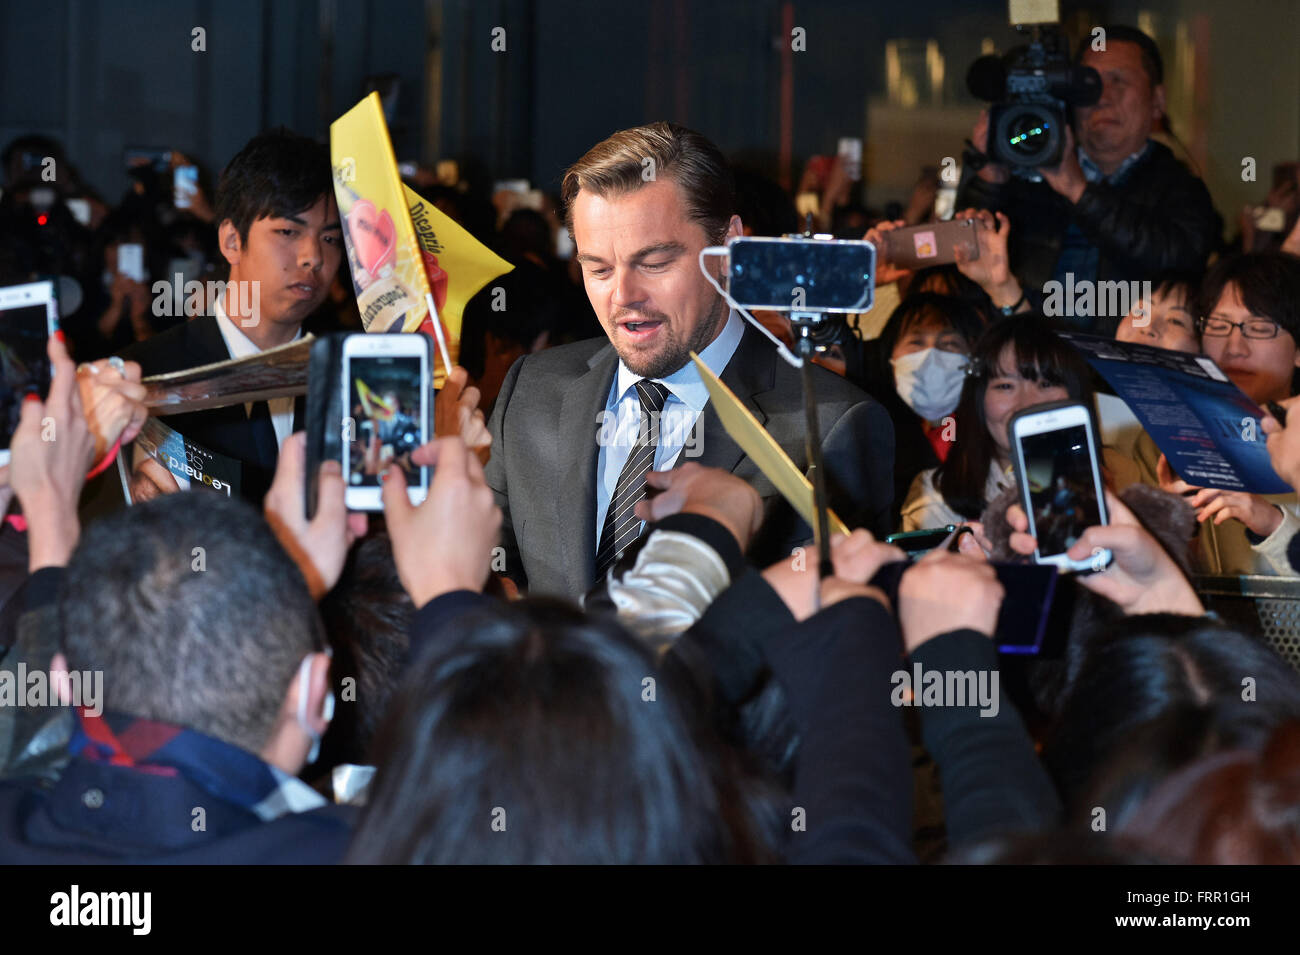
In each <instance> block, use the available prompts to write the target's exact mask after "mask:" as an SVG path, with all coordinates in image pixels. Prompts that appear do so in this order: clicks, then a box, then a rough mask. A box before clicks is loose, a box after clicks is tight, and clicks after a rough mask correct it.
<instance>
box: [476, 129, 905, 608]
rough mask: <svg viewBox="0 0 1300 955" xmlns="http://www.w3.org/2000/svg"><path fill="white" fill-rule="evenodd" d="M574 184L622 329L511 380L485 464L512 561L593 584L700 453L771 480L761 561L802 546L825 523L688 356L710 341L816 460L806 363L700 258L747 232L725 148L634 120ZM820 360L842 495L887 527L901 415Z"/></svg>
mask: <svg viewBox="0 0 1300 955" xmlns="http://www.w3.org/2000/svg"><path fill="white" fill-rule="evenodd" d="M562 198H563V200H564V204H565V214H566V217H567V220H568V226H569V230H570V232H571V233H572V235H573V238H574V243H575V246H576V249H577V252H576V258H577V260H578V262H579V263H580V264H581V265H582V272H583V282H584V284H585V286H586V290H587V295H588V297H589V298H590V299H591V304H592V307H593V308H594V309H595V312H596V315H597V317H598V318H599V319H600V322H601V325H602V326H603V327H604V329H605V333H606V335H607V336H608V340H601V339H595V340H591V341H584V342H577V343H575V344H572V345H565V346H561V347H559V348H552V349H549V350H546V351H542V352H538V353H536V354H533V355H526V356H524V357H523V358H520V359H519V360H518V361H516V362H515V364H514V366H513V367H512V368H511V369H510V372H509V374H508V375H507V376H506V379H505V383H504V384H503V385H502V388H501V393H500V395H499V396H498V398H497V401H496V405H495V407H494V409H493V413H492V421H491V424H490V429H491V432H492V457H491V459H490V460H489V462H488V465H487V480H488V484H489V485H490V486H491V487H492V489H493V491H494V492H495V493H496V496H497V503H498V504H499V505H500V506H501V509H502V511H503V512H504V515H505V520H504V522H503V524H502V542H503V545H504V547H505V552H506V565H507V566H506V573H507V575H508V576H510V577H511V578H512V579H513V580H514V581H515V582H516V583H517V584H519V585H520V586H521V588H523V587H526V588H527V589H528V590H529V591H530V592H531V593H535V594H536V593H548V594H558V595H563V596H569V597H578V596H580V595H581V594H584V593H585V592H586V591H587V590H589V589H590V588H591V586H592V584H594V583H595V582H596V581H597V580H599V579H601V578H602V577H603V576H604V575H605V573H606V572H607V571H608V569H609V567H610V566H611V565H612V563H613V562H614V561H615V560H616V559H617V557H618V556H619V554H620V553H621V552H622V550H623V549H624V548H625V547H627V545H628V544H630V543H631V542H632V541H634V540H635V539H636V537H637V535H638V534H640V532H641V530H642V523H641V521H640V520H639V519H637V518H636V516H635V514H634V513H633V511H634V509H635V505H636V503H637V502H638V501H640V500H641V499H642V498H643V497H644V496H645V484H644V475H645V472H646V471H648V470H665V469H667V468H671V467H674V466H676V465H678V464H683V463H686V462H687V461H695V462H697V463H699V464H701V465H704V466H708V467H720V468H724V469H725V470H727V471H730V472H732V473H733V474H736V475H738V476H740V477H743V478H745V479H746V480H748V481H749V482H750V483H751V484H752V485H753V486H754V487H755V488H756V489H757V490H758V492H759V494H760V496H762V497H763V499H764V508H765V510H764V522H763V526H762V528H761V529H760V531H759V534H758V536H757V537H756V538H755V540H754V542H753V543H752V544H751V546H750V550H749V557H750V559H751V560H753V561H754V562H756V563H764V564H765V563H768V562H770V561H773V560H776V559H779V558H780V557H781V556H783V555H788V554H789V553H790V548H791V547H792V546H794V545H796V544H799V543H801V542H803V541H806V540H807V539H809V538H810V537H811V536H812V535H811V532H810V531H809V530H808V528H807V525H806V524H805V523H804V522H803V521H801V520H800V519H799V518H798V517H797V515H795V513H794V511H793V510H792V509H791V508H790V507H789V505H788V504H786V503H785V502H784V500H782V499H781V498H780V495H779V494H778V493H777V492H776V489H775V488H774V487H773V486H772V485H771V483H770V482H769V481H768V480H767V479H766V478H765V477H763V475H762V474H761V473H760V472H759V470H758V467H757V466H756V465H755V464H754V462H753V461H752V460H750V459H749V457H748V456H746V455H745V454H744V452H742V451H741V449H740V447H739V446H738V445H737V444H736V443H735V442H734V441H733V440H732V439H731V437H730V436H729V435H728V434H727V433H726V430H725V428H724V427H723V426H722V423H721V421H720V420H719V419H718V417H717V414H716V412H715V411H714V409H713V408H712V406H711V404H710V403H709V400H708V393H707V391H706V390H705V388H704V385H703V382H701V380H700V377H699V374H698V372H697V371H696V370H695V367H694V365H693V364H692V363H691V361H690V352H691V351H695V352H696V353H697V354H699V355H700V358H701V360H702V361H703V362H704V363H705V364H706V365H707V366H708V367H709V368H710V369H712V370H713V371H714V373H715V374H717V375H719V377H720V378H721V379H722V381H723V382H724V383H725V384H726V385H727V386H728V387H729V388H731V390H732V391H733V392H735V394H736V396H737V397H738V398H740V400H741V401H743V402H744V403H745V405H746V407H748V408H749V410H750V411H751V412H752V413H753V414H754V416H755V417H756V418H757V419H758V421H759V422H760V423H762V424H763V426H764V427H765V428H766V429H767V430H768V432H769V433H770V434H771V435H772V436H773V438H775V439H776V441H777V442H778V443H779V444H780V445H781V447H782V448H783V449H784V450H785V452H786V453H787V454H788V455H789V456H790V457H791V458H792V459H793V460H794V462H795V463H796V464H797V465H798V466H799V467H801V468H806V467H807V460H806V454H805V432H806V426H805V418H804V411H803V403H802V384H801V380H800V374H799V372H798V371H797V370H796V369H794V368H792V367H790V366H789V365H788V364H787V363H786V362H784V361H783V360H782V359H781V358H780V357H779V356H778V355H777V353H776V350H775V348H774V347H773V346H772V344H771V343H770V342H769V341H767V339H766V338H764V337H763V336H762V335H761V334H759V333H758V332H757V331H756V330H755V329H753V328H751V327H748V326H747V324H746V323H745V322H744V320H743V319H741V318H740V316H739V315H737V314H735V313H734V312H733V311H732V310H731V309H729V308H728V307H727V305H726V302H725V301H724V300H723V299H722V298H721V296H719V295H718V294H717V292H716V291H715V290H714V289H713V287H712V286H711V285H710V284H709V283H708V281H707V280H706V279H705V277H704V276H703V275H702V274H701V273H700V267H699V264H698V263H699V253H700V250H701V249H703V248H705V247H707V246H710V245H716V244H721V243H723V242H725V241H726V240H727V239H728V238H729V237H731V236H737V235H741V234H742V225H741V222H740V218H739V217H738V216H736V215H734V214H733V210H734V208H735V206H734V194H733V188H732V184H731V176H730V173H729V171H728V169H727V166H726V163H725V160H724V159H723V157H722V154H721V153H720V152H719V150H718V149H717V147H716V146H714V145H713V144H712V143H710V142H709V141H708V140H707V139H705V138H704V137H703V136H701V135H700V134H699V133H695V132H693V131H691V130H688V129H684V128H683V127H680V126H676V125H673V124H669V123H655V124H652V125H649V126H641V127H636V128H633V129H627V130H623V131H621V132H618V133H615V134H614V135H613V136H611V137H610V138H609V139H607V140H605V141H604V142H602V143H599V144H597V145H596V146H594V147H593V148H592V149H591V150H589V151H588V152H587V154H586V155H585V156H583V158H582V159H580V160H579V161H578V162H577V163H576V164H575V165H574V166H573V167H572V168H570V169H569V170H568V172H567V173H566V174H565V177H564V184H563V188H562ZM814 372H815V374H816V379H815V380H816V392H817V399H818V411H819V418H818V420H819V424H820V429H821V436H822V442H823V450H824V457H825V465H826V479H827V488H828V492H829V498H830V503H831V507H832V508H833V509H834V510H835V511H836V512H837V513H838V514H839V515H840V517H842V518H843V519H844V521H845V522H846V523H848V524H849V525H850V526H864V527H867V528H868V529H870V530H871V531H873V532H874V533H876V534H882V533H888V532H889V531H890V530H892V528H889V527H887V526H885V525H886V522H887V521H888V515H889V507H890V502H891V501H892V500H893V453H894V451H893V449H894V433H893V425H892V423H891V422H890V420H889V416H888V414H886V412H885V410H884V409H883V408H882V407H881V406H880V405H879V404H877V403H875V402H874V401H872V399H871V398H869V397H868V396H867V395H866V394H865V393H864V392H862V391H861V390H859V389H858V388H857V387H855V386H854V385H852V384H850V383H849V382H847V381H845V380H844V379H842V378H839V377H838V376H836V375H834V374H833V373H831V372H829V371H825V370H824V369H821V368H815V369H814Z"/></svg>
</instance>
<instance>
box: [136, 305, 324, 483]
mask: <svg viewBox="0 0 1300 955" xmlns="http://www.w3.org/2000/svg"><path fill="white" fill-rule="evenodd" d="M121 355H122V357H123V358H126V359H129V360H130V361H136V362H139V363H140V369H141V372H142V374H143V375H144V377H145V378H148V377H149V376H150V375H162V374H166V373H167V372H172V371H182V370H184V369H187V368H194V367H195V366H197V365H207V364H211V363H212V362H218V361H229V360H230V349H228V348H227V347H226V340H225V339H224V338H222V336H221V329H220V327H219V326H218V325H217V320H216V318H215V317H214V316H212V315H202V316H199V317H198V318H195V319H192V320H191V321H188V322H186V323H185V324H183V325H177V326H176V327H175V328H172V329H168V330H167V331H165V332H163V333H162V334H161V335H155V336H154V337H153V338H150V339H148V340H146V341H143V342H138V343H137V344H135V345H132V346H131V347H130V348H127V349H125V350H123V351H122V353H121ZM293 418H294V430H298V429H300V428H302V427H303V426H304V425H305V424H306V420H307V405H306V399H305V398H302V397H300V398H298V400H297V401H295V402H294V414H293ZM160 420H161V421H162V422H163V423H164V424H166V425H167V426H168V427H170V428H173V429H175V430H176V431H178V432H180V433H181V434H182V435H184V436H185V437H186V438H189V439H191V440H193V441H195V442H197V443H198V444H201V445H202V446H203V447H205V448H207V449H208V450H210V451H215V452H217V453H218V454H224V455H226V456H228V457H232V458H237V459H238V460H239V461H241V462H242V463H243V469H242V474H241V476H240V482H239V494H240V496H241V497H242V498H244V500H246V501H249V502H251V503H252V504H253V505H254V506H256V507H258V508H259V509H260V508H261V506H262V498H264V497H265V496H266V492H267V490H268V489H269V488H270V486H271V479H272V478H273V477H274V476H275V464H276V461H277V460H279V456H280V447H279V444H278V443H277V441H276V439H275V427H274V426H273V425H272V424H271V421H270V419H269V418H262V419H258V420H250V419H249V417H248V412H247V411H246V410H245V408H244V405H243V404H242V403H241V404H237V405H228V406H226V407H224V408H211V409H209V410H207V411H193V412H189V413H187V414H177V415H166V416H163V417H162V418H160Z"/></svg>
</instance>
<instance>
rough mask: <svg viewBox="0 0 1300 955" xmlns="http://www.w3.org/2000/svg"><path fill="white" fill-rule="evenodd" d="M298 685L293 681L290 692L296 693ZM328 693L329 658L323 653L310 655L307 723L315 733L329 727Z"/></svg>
mask: <svg viewBox="0 0 1300 955" xmlns="http://www.w3.org/2000/svg"><path fill="white" fill-rule="evenodd" d="M299 685H300V681H299V680H294V689H292V690H291V691H290V692H292V693H297V692H298V690H297V687H298V686H299ZM329 693H330V658H329V655H328V654H325V653H313V654H312V655H311V675H310V676H309V677H308V678H307V722H308V723H310V724H311V728H312V729H313V730H315V731H316V732H317V733H324V732H325V730H326V729H327V728H328V727H329V725H330V718H331V717H332V716H333V715H334V714H333V713H332V712H331V713H326V712H325V705H326V701H327V697H328V696H329ZM297 702H298V701H297V700H294V704H295V707H294V708H295V710H296V709H297V706H296V704H297Z"/></svg>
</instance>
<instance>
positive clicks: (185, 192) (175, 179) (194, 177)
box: [172, 166, 199, 209]
mask: <svg viewBox="0 0 1300 955" xmlns="http://www.w3.org/2000/svg"><path fill="white" fill-rule="evenodd" d="M198 189H199V168H198V167H197V166H177V167H176V168H175V169H174V170H172V204H173V205H175V206H176V208H177V209H188V208H189V207H190V205H191V203H192V200H193V198H194V194H195V193H196V192H198Z"/></svg>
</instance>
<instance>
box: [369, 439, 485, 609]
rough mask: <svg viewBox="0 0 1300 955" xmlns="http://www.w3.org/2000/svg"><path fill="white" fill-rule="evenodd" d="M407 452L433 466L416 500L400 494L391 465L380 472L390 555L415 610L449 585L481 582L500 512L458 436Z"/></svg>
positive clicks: (471, 586)
mask: <svg viewBox="0 0 1300 955" xmlns="http://www.w3.org/2000/svg"><path fill="white" fill-rule="evenodd" d="M414 456H415V459H416V461H417V463H419V464H421V465H422V467H421V470H424V471H426V472H427V471H428V470H432V471H433V480H432V483H431V484H430V485H429V488H428V495H427V499H422V500H423V503H421V504H419V506H416V505H415V504H414V502H413V496H409V497H408V495H407V494H404V493H402V492H403V490H405V488H404V487H403V481H404V480H405V478H404V472H402V471H401V470H399V469H397V468H392V469H390V470H389V472H388V475H387V476H386V477H385V478H384V487H383V495H384V518H385V520H386V522H387V525H388V535H389V537H390V538H391V540H392V543H393V562H394V563H395V564H396V565H397V575H398V577H399V578H400V579H401V581H402V586H403V587H404V588H405V589H406V592H407V594H408V595H410V598H411V600H412V602H413V603H414V604H415V606H416V608H417V609H418V608H420V607H422V606H424V605H425V604H426V603H428V602H429V601H430V600H432V599H433V598H435V597H437V596H439V595H441V594H445V593H450V592H451V591H453V590H474V591H480V590H482V589H483V585H484V584H485V583H487V579H488V576H489V574H490V572H491V565H492V549H493V548H494V547H495V546H496V544H497V535H498V533H499V532H500V530H501V521H502V515H501V509H500V508H499V507H497V506H496V498H495V495H494V494H493V493H492V489H491V488H490V487H488V485H487V478H486V477H485V476H484V473H483V465H482V464H480V463H479V460H478V458H477V457H475V456H474V455H473V454H471V453H470V452H469V449H467V448H466V447H465V442H464V441H462V440H461V439H460V438H459V437H452V438H439V439H438V440H437V441H435V442H434V443H433V444H431V445H425V446H424V447H421V448H419V449H418V450H417V451H416V452H415V455H414Z"/></svg>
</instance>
